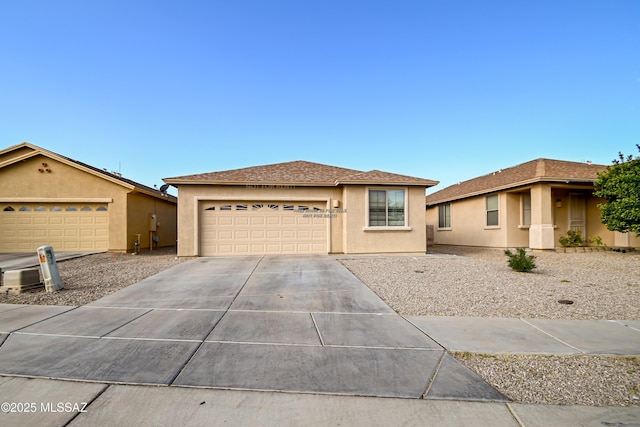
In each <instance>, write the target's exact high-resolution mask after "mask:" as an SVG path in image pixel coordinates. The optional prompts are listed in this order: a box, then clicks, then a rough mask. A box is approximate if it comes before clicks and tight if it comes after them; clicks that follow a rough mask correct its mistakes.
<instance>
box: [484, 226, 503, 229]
mask: <svg viewBox="0 0 640 427" xmlns="http://www.w3.org/2000/svg"><path fill="white" fill-rule="evenodd" d="M500 228H501V227H500V226H499V225H486V226H485V227H484V229H485V230H499V229H500Z"/></svg>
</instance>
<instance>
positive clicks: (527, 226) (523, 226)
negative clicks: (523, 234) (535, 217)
mask: <svg viewBox="0 0 640 427" xmlns="http://www.w3.org/2000/svg"><path fill="white" fill-rule="evenodd" d="M530 227H531V226H530V225H519V226H518V228H520V229H524V230H528V229H529V228H530Z"/></svg>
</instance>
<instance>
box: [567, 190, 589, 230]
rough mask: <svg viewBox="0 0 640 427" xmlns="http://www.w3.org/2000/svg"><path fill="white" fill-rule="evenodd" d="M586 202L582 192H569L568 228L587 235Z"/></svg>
mask: <svg viewBox="0 0 640 427" xmlns="http://www.w3.org/2000/svg"><path fill="white" fill-rule="evenodd" d="M586 211H587V204H586V200H585V197H584V194H583V193H571V194H569V230H573V231H579V232H581V233H582V237H584V238H586V237H587V229H586V228H587V227H586V224H587V220H586V219H587V218H586Z"/></svg>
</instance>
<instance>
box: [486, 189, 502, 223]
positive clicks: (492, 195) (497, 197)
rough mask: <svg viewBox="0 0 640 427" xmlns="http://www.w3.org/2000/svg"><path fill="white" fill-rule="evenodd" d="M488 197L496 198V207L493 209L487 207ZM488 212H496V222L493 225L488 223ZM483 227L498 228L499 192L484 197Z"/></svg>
mask: <svg viewBox="0 0 640 427" xmlns="http://www.w3.org/2000/svg"><path fill="white" fill-rule="evenodd" d="M489 197H495V198H496V199H497V200H498V207H497V209H495V210H493V209H492V210H489V209H488V206H487V205H488V203H489ZM489 212H497V213H498V223H497V224H495V225H493V224H492V225H489ZM484 228H485V229H493V228H500V194H489V195H487V196H485V197H484Z"/></svg>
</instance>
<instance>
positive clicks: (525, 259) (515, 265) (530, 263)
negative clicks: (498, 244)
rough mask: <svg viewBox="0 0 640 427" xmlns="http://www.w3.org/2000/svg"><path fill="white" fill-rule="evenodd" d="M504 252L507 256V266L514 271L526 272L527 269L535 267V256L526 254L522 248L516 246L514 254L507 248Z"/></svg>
mask: <svg viewBox="0 0 640 427" xmlns="http://www.w3.org/2000/svg"><path fill="white" fill-rule="evenodd" d="M504 254H505V255H506V256H508V257H509V261H508V262H509V267H511V268H512V269H514V270H515V271H520V272H522V273H528V272H529V271H531V270H533V269H534V268H536V263H535V261H534V259H536V257H535V256H533V255H527V252H526V251H525V250H524V248H517V249H516V253H515V254H514V253H513V252H511V251H510V250H509V249H507V250H506V251H504Z"/></svg>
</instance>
